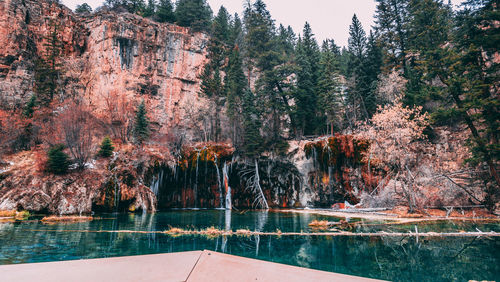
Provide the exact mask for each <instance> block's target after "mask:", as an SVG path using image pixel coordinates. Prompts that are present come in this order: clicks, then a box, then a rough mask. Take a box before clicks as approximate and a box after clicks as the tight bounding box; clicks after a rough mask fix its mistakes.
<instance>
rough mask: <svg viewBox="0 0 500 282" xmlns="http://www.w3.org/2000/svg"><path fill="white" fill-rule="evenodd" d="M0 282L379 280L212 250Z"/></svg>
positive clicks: (40, 266) (12, 275)
mask: <svg viewBox="0 0 500 282" xmlns="http://www.w3.org/2000/svg"><path fill="white" fill-rule="evenodd" d="M0 280H1V281H9V282H10V281H12V282H24V281H40V282H45V281H47V282H48V281H103V282H104V281H105V282H108V281H120V282H122V281H148V282H150V281H193V282H198V281H218V282H219V281H222V282H224V281H286V282H294V281H315V282H318V281H379V280H372V279H367V278H361V277H356V276H349V275H343V274H337V273H331V272H326V271H319V270H312V269H307V268H301V267H295V266H289V265H284V264H279V263H273V262H266V261H261V260H256V259H249V258H243V257H238V256H232V255H227V254H222V253H217V252H212V251H207V250H205V251H194V252H181V253H169V254H160V255H145V256H129V257H116V258H104V259H89V260H75V261H61V262H44V263H31V264H15V265H5V266H0Z"/></svg>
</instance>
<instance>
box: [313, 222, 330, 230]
mask: <svg viewBox="0 0 500 282" xmlns="http://www.w3.org/2000/svg"><path fill="white" fill-rule="evenodd" d="M330 225H331V224H330V222H328V221H326V220H316V219H315V220H313V221H311V223H309V227H311V228H312V229H318V230H327V229H328V227H330Z"/></svg>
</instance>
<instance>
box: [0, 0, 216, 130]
mask: <svg viewBox="0 0 500 282" xmlns="http://www.w3.org/2000/svg"><path fill="white" fill-rule="evenodd" d="M54 27H56V28H57V30H58V31H57V34H58V40H59V41H60V44H61V46H62V48H61V56H60V58H59V62H58V63H59V64H60V65H61V68H62V77H60V78H59V80H60V83H59V84H60V85H63V87H60V88H58V93H56V97H58V98H59V99H65V98H68V97H74V96H81V97H84V98H85V99H86V100H87V102H88V103H89V104H90V105H92V106H93V107H94V108H95V110H96V111H106V99H107V98H109V97H110V95H111V94H112V93H116V94H117V95H118V97H126V99H127V100H129V101H133V102H134V103H138V102H140V100H142V99H144V100H145V101H146V104H147V106H148V110H149V112H150V117H151V118H152V122H153V123H155V124H156V126H157V130H159V131H163V132H166V131H167V130H168V128H169V127H170V126H172V125H174V124H178V123H179V122H180V120H181V118H182V117H183V116H184V115H185V114H184V111H185V109H186V108H191V107H192V106H193V105H192V103H200V104H202V103H203V101H202V100H203V99H201V98H199V97H198V91H199V79H198V75H199V74H200V72H201V71H202V68H203V65H204V63H205V61H206V54H205V46H206V44H207V39H208V38H207V36H206V35H205V34H202V33H192V32H191V31H190V30H189V29H188V28H183V27H179V26H176V25H172V24H164V23H157V22H154V21H151V20H148V19H145V18H142V17H140V16H137V15H132V14H128V13H121V14H116V13H111V12H102V13H97V14H93V15H88V16H84V17H80V16H77V15H75V14H73V12H72V11H71V10H69V9H68V8H66V7H64V6H62V5H60V4H57V3H55V2H52V1H46V0H42V1H38V0H37V1H33V0H6V1H2V2H0V44H1V46H4V47H3V48H1V50H0V105H1V106H3V107H15V106H17V107H19V106H20V105H23V104H25V103H26V101H27V100H28V99H29V97H30V96H31V95H32V94H33V91H34V84H35V79H34V78H35V63H36V60H37V58H39V57H42V56H43V55H44V53H45V52H46V51H47V50H46V49H47V38H49V36H50V33H51V31H52V30H53V28H54ZM113 97H114V98H116V95H115V96H113ZM193 98H194V99H193Z"/></svg>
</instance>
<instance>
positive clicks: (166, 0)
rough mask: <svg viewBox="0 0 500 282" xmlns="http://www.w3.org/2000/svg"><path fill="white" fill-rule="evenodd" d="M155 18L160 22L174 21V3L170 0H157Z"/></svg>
mask: <svg viewBox="0 0 500 282" xmlns="http://www.w3.org/2000/svg"><path fill="white" fill-rule="evenodd" d="M155 19H156V20H157V21H158V22H161V23H174V22H175V13H174V5H173V4H172V2H171V1H170V0H159V1H158V5H157V7H156V14H155Z"/></svg>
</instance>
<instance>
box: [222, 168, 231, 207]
mask: <svg viewBox="0 0 500 282" xmlns="http://www.w3.org/2000/svg"><path fill="white" fill-rule="evenodd" d="M228 171H229V167H228V166H227V163H224V166H223V167H222V177H223V181H224V187H225V190H226V210H231V209H232V208H233V204H232V202H231V186H229V174H228ZM221 195H222V194H221Z"/></svg>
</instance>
